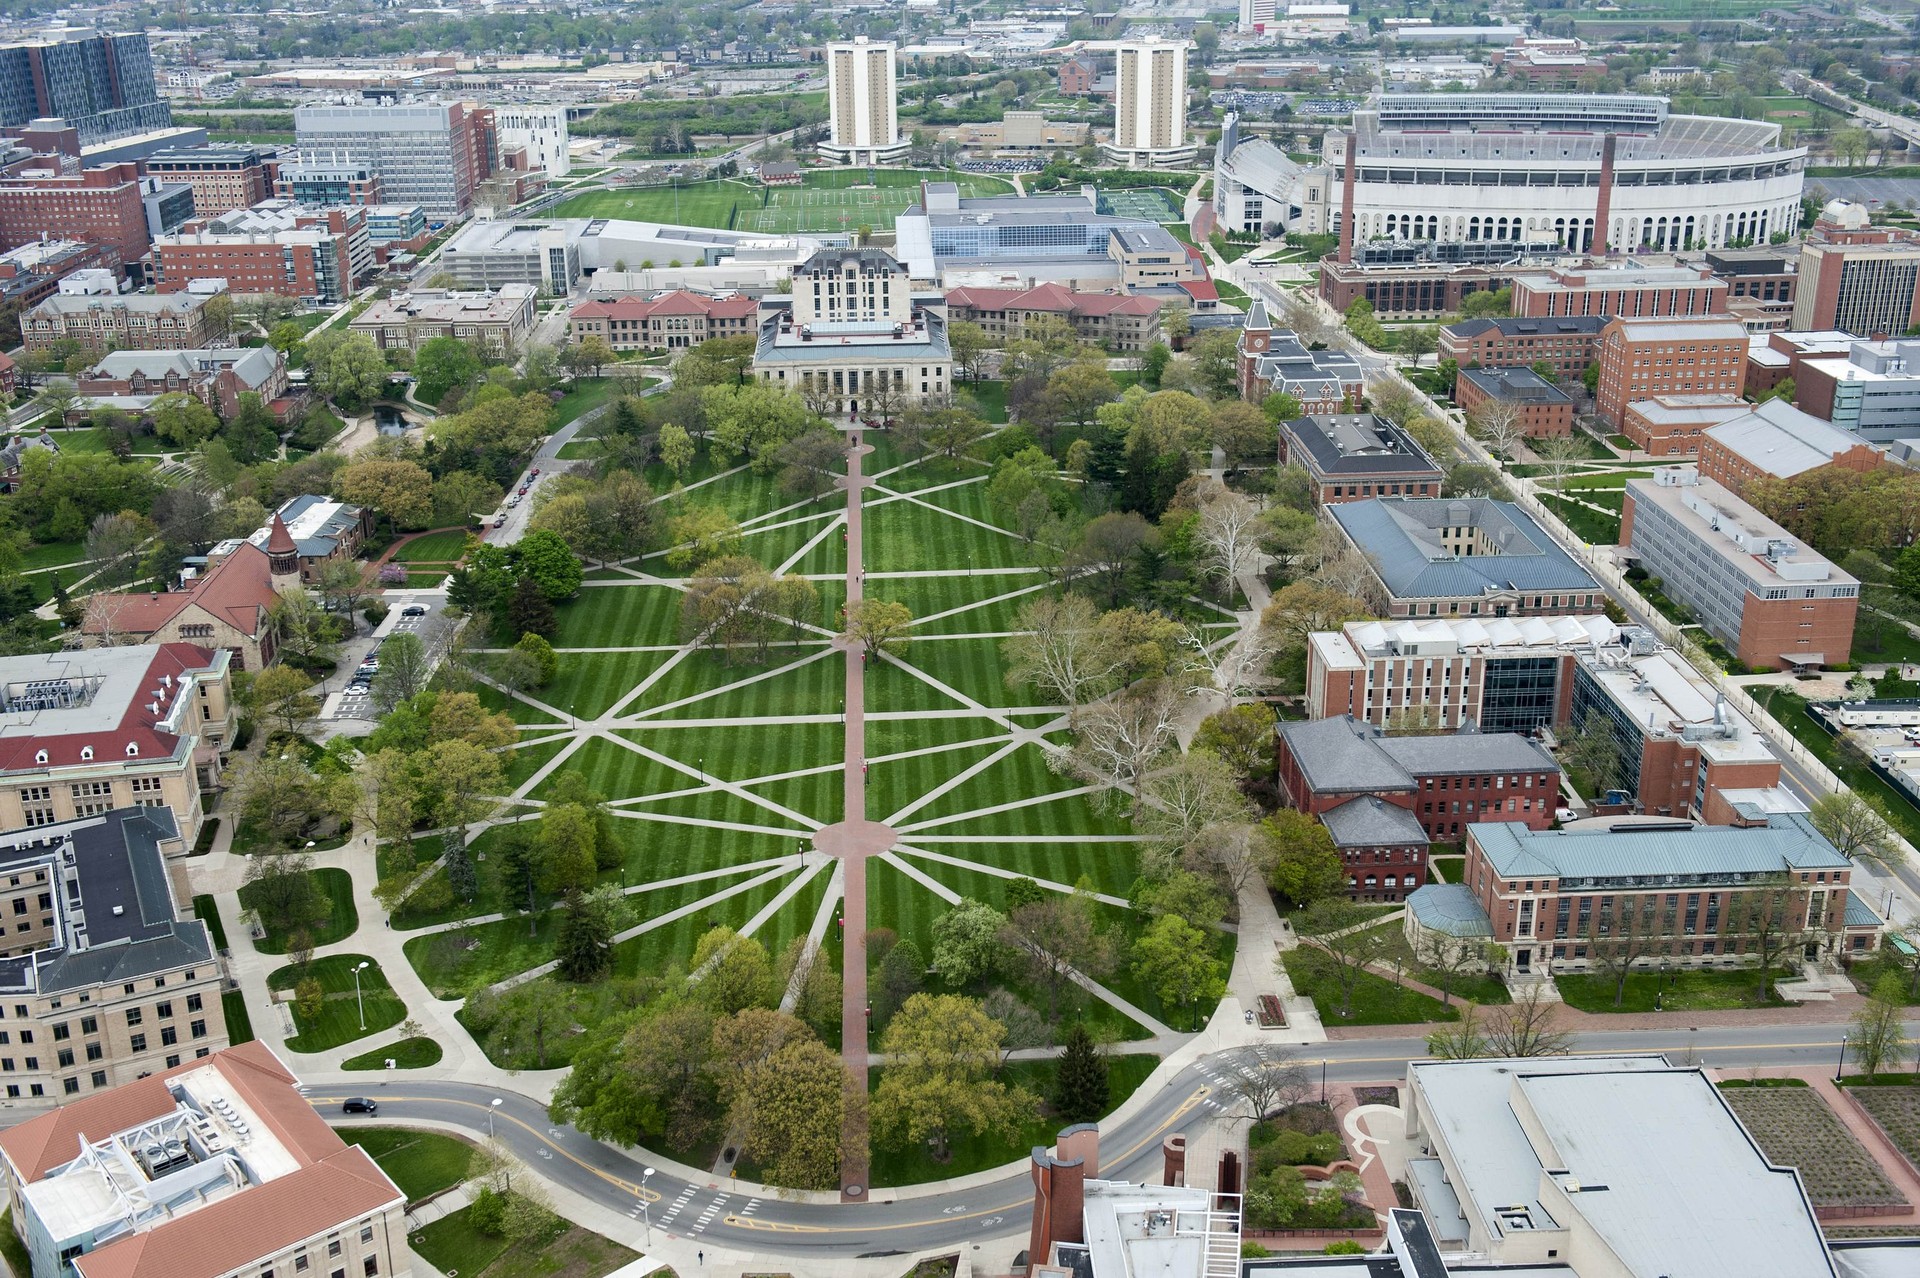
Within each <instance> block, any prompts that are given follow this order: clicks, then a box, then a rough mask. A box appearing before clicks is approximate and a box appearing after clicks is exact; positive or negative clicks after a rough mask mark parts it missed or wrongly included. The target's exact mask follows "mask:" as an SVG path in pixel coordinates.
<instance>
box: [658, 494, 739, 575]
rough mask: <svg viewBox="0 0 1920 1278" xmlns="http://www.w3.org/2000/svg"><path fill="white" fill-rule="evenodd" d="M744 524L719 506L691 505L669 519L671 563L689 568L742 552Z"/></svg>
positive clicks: (668, 555)
mask: <svg viewBox="0 0 1920 1278" xmlns="http://www.w3.org/2000/svg"><path fill="white" fill-rule="evenodd" d="M740 538H741V532H740V525H739V524H737V523H735V522H734V520H733V516H731V515H729V514H728V513H727V512H726V511H725V510H724V509H722V508H721V507H719V506H690V507H688V508H687V509H686V511H685V512H684V513H682V514H679V515H676V516H674V517H673V518H672V519H669V520H668V521H667V541H668V544H669V546H670V547H671V549H669V550H668V551H667V553H666V561H667V566H668V567H670V568H675V569H680V570H683V571H684V570H685V569H688V568H692V567H693V566H695V565H696V564H703V563H706V562H707V561H708V560H709V559H719V558H721V557H723V556H726V555H735V554H738V553H740Z"/></svg>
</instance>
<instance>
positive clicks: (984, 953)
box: [933, 899, 1007, 986]
mask: <svg viewBox="0 0 1920 1278" xmlns="http://www.w3.org/2000/svg"><path fill="white" fill-rule="evenodd" d="M1006 926H1007V916H1006V915H1004V914H1002V913H1001V912H1000V911H998V910H996V909H994V908H993V907H992V906H991V905H984V904H982V903H981V902H979V901H975V900H971V899H968V900H963V901H961V902H960V903H959V904H957V905H955V906H954V907H953V908H952V909H950V910H948V911H947V912H946V913H945V914H942V915H941V916H940V917H939V918H937V919H935V920H934V922H933V966H934V968H935V969H936V970H937V971H938V972H939V973H940V975H941V976H942V977H943V978H944V979H945V980H946V982H947V984H948V985H953V986H961V985H969V984H971V983H972V982H974V981H975V980H978V979H980V978H981V977H984V976H987V975H990V974H991V973H992V972H993V970H994V969H995V968H996V967H997V966H998V965H999V961H1000V955H1001V947H1002V944H1003V942H1002V940H1001V934H1002V932H1004V931H1005V930H1006Z"/></svg>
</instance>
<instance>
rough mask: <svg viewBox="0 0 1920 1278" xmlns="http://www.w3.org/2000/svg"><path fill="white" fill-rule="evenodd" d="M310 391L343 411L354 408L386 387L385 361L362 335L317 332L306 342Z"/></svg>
mask: <svg viewBox="0 0 1920 1278" xmlns="http://www.w3.org/2000/svg"><path fill="white" fill-rule="evenodd" d="M307 371H308V374H309V380H310V381H311V383H312V385H313V388H314V389H315V390H317V391H319V392H320V393H321V395H323V396H325V397H326V398H328V399H330V400H333V401H334V402H336V403H338V404H339V405H340V406H341V407H343V408H358V407H359V406H360V405H362V404H364V403H365V402H366V401H368V400H370V399H373V398H374V397H375V396H377V395H379V394H380V392H381V391H383V390H385V389H386V385H387V361H386V357H385V356H384V355H382V354H381V353H380V348H379V347H377V346H375V345H374V344H373V339H372V338H371V337H368V336H367V335H366V334H365V333H343V332H341V331H340V330H338V329H321V330H320V331H319V332H317V333H315V334H313V335H312V336H311V337H309V338H308V339H307Z"/></svg>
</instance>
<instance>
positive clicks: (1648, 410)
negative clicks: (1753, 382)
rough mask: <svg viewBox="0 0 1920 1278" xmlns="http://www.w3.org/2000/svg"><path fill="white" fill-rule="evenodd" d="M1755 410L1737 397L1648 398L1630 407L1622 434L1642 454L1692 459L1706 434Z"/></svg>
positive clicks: (1687, 396)
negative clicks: (1723, 423) (1721, 424)
mask: <svg viewBox="0 0 1920 1278" xmlns="http://www.w3.org/2000/svg"><path fill="white" fill-rule="evenodd" d="M1752 408H1753V405H1752V404H1749V403H1748V402H1747V401H1746V400H1744V399H1741V398H1740V397H1739V396H1738V395H1723V394H1707V395H1649V396H1648V397H1647V398H1646V399H1636V400H1633V401H1632V402H1630V403H1629V404H1628V405H1627V411H1626V415H1625V416H1624V417H1623V418H1622V419H1621V422H1620V433H1621V434H1622V435H1625V436H1626V437H1627V438H1628V439H1630V440H1632V441H1633V446H1634V447H1635V448H1637V449H1639V450H1640V451H1641V452H1643V453H1649V454H1651V455H1652V456H1655V457H1692V456H1696V455H1698V454H1699V452H1700V449H1701V447H1702V446H1703V445H1704V444H1705V442H1706V435H1707V431H1709V430H1711V429H1712V428H1713V427H1715V426H1718V425H1719V424H1720V423H1721V422H1725V421H1732V420H1733V419H1734V418H1736V417H1741V416H1744V415H1745V414H1747V413H1748V412H1749V411H1751V410H1752Z"/></svg>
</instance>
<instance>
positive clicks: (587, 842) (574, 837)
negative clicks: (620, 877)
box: [534, 803, 600, 895]
mask: <svg viewBox="0 0 1920 1278" xmlns="http://www.w3.org/2000/svg"><path fill="white" fill-rule="evenodd" d="M599 841H600V829H599V823H598V822H597V821H596V820H595V818H594V814H593V813H592V812H591V811H590V810H588V808H587V807H586V805H585V804H580V803H549V804H548V805H547V807H546V808H545V809H544V810H543V811H542V812H541V813H540V822H539V830H538V833H537V834H536V835H535V836H534V846H535V848H536V849H537V851H538V855H539V863H540V886H541V887H543V888H545V889H546V890H547V891H549V892H552V893H554V894H556V895H577V894H579V893H583V892H587V891H589V890H591V889H592V887H593V884H594V881H595V879H596V878H597V877H598V870H599V858H598V855H597V853H598V848H599Z"/></svg>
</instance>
